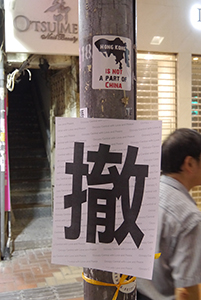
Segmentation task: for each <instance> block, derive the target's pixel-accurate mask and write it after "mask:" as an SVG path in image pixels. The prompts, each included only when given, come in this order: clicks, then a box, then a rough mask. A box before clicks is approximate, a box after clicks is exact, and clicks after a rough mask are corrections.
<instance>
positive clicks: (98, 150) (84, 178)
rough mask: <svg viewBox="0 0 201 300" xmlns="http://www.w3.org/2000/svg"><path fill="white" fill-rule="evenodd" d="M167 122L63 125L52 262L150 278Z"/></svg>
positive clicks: (64, 121)
mask: <svg viewBox="0 0 201 300" xmlns="http://www.w3.org/2000/svg"><path fill="white" fill-rule="evenodd" d="M160 151H161V122H160V121H133V120H113V119H85V118H71V119H70V118H56V160H55V195H54V222H53V244H52V262H53V263H56V264H62V265H74V266H80V267H87V268H95V269H100V270H105V271H110V272H116V273H121V274H126V275H132V276H137V277H142V278H149V279H150V278H151V276H152V271H153V262H154V255H155V242H156V229H157V212H158V197H159V176H160V157H161V155H160Z"/></svg>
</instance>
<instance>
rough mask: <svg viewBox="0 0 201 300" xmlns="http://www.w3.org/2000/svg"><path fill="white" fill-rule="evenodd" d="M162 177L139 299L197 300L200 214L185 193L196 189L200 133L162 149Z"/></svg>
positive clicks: (186, 132)
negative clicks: (149, 273)
mask: <svg viewBox="0 0 201 300" xmlns="http://www.w3.org/2000/svg"><path fill="white" fill-rule="evenodd" d="M161 171H162V176H161V179H160V200H159V217H158V232H157V243H156V253H158V252H160V253H161V257H160V258H159V259H158V260H155V263H154V270H153V279H152V281H147V280H142V279H139V280H138V281H137V286H138V293H139V295H138V300H146V299H152V300H199V299H201V298H199V284H200V283H201V212H200V211H199V209H198V208H197V206H196V203H195V201H194V200H193V199H192V197H191V196H190V194H189V191H190V190H191V189H192V188H193V187H195V186H197V185H201V135H200V134H199V133H198V132H196V131H194V130H191V129H187V128H181V129H178V130H176V131H175V132H173V133H172V134H171V135H170V136H169V137H168V138H167V139H166V140H165V141H164V143H163V145H162V160H161Z"/></svg>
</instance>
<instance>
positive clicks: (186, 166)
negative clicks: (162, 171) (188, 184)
mask: <svg viewBox="0 0 201 300" xmlns="http://www.w3.org/2000/svg"><path fill="white" fill-rule="evenodd" d="M194 165H195V159H194V158H193V157H192V156H186V157H185V159H184V163H183V165H182V171H185V170H186V171H187V172H190V173H192V171H193V168H194Z"/></svg>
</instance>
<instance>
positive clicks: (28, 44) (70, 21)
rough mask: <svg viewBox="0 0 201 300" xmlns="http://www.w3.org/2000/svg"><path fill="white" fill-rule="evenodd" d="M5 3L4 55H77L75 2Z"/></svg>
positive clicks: (34, 0)
mask: <svg viewBox="0 0 201 300" xmlns="http://www.w3.org/2000/svg"><path fill="white" fill-rule="evenodd" d="M11 3H12V2H10V1H5V31H6V52H25V53H42V54H43V53H44V54H64V55H78V52H79V46H78V1H72V0H43V1H41V0H32V1H30V0H29V1H27V0H17V1H15V2H14V4H13V5H11Z"/></svg>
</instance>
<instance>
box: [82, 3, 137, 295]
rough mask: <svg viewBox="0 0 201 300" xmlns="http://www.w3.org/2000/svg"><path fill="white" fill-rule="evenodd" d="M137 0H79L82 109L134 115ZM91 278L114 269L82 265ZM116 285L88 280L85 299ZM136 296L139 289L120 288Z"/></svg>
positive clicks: (95, 114) (91, 113) (97, 114)
mask: <svg viewBox="0 0 201 300" xmlns="http://www.w3.org/2000/svg"><path fill="white" fill-rule="evenodd" d="M135 22H136V18H135V0H80V1H79V43H80V46H79V47H80V56H79V57H80V114H81V116H82V117H89V118H114V119H135V118H136V88H135V87H136V78H135V77H136V53H135V41H136V26H135ZM84 274H85V276H87V277H88V278H91V279H94V280H97V281H101V282H107V283H113V280H112V273H110V272H104V271H100V270H94V269H84ZM115 291H116V287H108V286H107V287H103V286H98V285H93V284H90V283H86V282H85V283H84V299H86V300H94V299H97V300H99V299H100V300H103V299H107V300H112V299H113V296H114V294H115ZM117 299H118V300H120V299H130V300H134V299H135V292H134V291H132V292H130V293H127V294H126V293H123V292H120V293H119V294H118V298H117Z"/></svg>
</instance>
